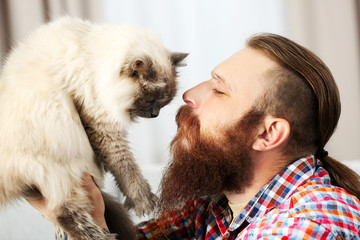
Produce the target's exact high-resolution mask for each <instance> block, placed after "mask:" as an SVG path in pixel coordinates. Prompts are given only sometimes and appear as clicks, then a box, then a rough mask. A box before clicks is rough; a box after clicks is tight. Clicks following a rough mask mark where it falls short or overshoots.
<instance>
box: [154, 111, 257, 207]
mask: <svg viewBox="0 0 360 240" xmlns="http://www.w3.org/2000/svg"><path fill="white" fill-rule="evenodd" d="M262 119H263V114H261V113H259V112H256V111H255V110H254V109H251V110H250V111H249V112H248V113H246V114H245V115H244V116H243V117H242V118H241V119H240V120H239V122H238V123H236V124H234V125H233V126H230V127H228V128H226V129H224V131H223V137H220V138H219V139H216V140H215V139H214V138H212V137H208V136H203V135H200V123H199V120H198V118H197V116H196V115H195V114H193V112H192V110H191V108H190V107H188V106H183V107H181V108H180V109H179V111H178V114H177V116H176V122H177V125H178V132H177V135H176V136H175V138H174V139H173V141H172V142H171V153H172V156H173V160H172V161H171V162H170V163H169V165H168V167H167V169H166V171H165V173H164V176H163V178H162V181H161V184H160V191H161V194H160V202H159V209H158V210H159V213H165V212H167V211H169V210H174V209H177V208H180V207H181V206H182V205H183V204H184V203H185V202H186V201H187V200H189V199H192V198H198V197H204V196H212V195H216V194H220V193H222V192H224V191H230V192H237V193H240V192H242V191H243V190H244V189H245V187H247V186H249V185H250V183H251V181H252V179H253V162H252V158H251V145H252V143H253V141H254V139H255V133H256V127H257V126H258V124H259V123H260V121H262Z"/></svg>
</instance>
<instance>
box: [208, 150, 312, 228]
mask: <svg viewBox="0 0 360 240" xmlns="http://www.w3.org/2000/svg"><path fill="white" fill-rule="evenodd" d="M317 166H318V162H317V160H316V159H315V157H314V156H313V155H311V156H308V157H304V158H300V159H298V160H296V161H295V162H293V163H292V164H290V165H288V166H287V167H286V168H285V169H284V170H282V171H281V172H280V173H279V174H278V175H276V176H275V177H274V178H273V179H272V180H271V181H270V182H269V183H268V184H267V185H265V186H264V187H263V188H262V189H261V190H260V191H259V192H258V193H257V194H256V195H255V197H254V198H253V199H252V200H251V201H250V202H249V203H248V205H247V206H246V207H245V208H244V210H243V211H242V212H241V213H240V215H239V216H237V218H236V219H235V220H234V221H233V223H232V224H231V226H230V227H229V230H230V231H233V230H235V229H236V228H238V227H239V226H241V225H242V224H243V223H244V221H245V220H246V221H247V222H252V221H253V220H254V219H255V218H257V217H260V216H262V215H263V214H265V213H266V211H267V209H271V208H273V207H274V206H276V205H278V204H280V203H281V202H283V201H284V200H286V199H287V198H289V197H290V196H291V195H292V193H293V192H294V191H296V189H297V188H298V187H299V186H301V185H302V184H303V183H304V182H306V181H307V180H308V179H309V178H311V177H312V176H313V175H314V173H315V171H316V168H317ZM225 199H226V198H225ZM225 203H227V200H224V196H222V197H218V198H216V199H214V201H213V204H212V207H213V210H214V214H216V215H217V214H220V213H224V211H225V210H228V208H229V207H228V206H227V207H225V206H224V204H225ZM226 205H227V204H226ZM219 206H221V207H219ZM215 209H216V210H215Z"/></svg>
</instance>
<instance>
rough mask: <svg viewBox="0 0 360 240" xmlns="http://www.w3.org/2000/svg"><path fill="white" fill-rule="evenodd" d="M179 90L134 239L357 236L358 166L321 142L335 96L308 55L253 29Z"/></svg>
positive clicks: (334, 118)
mask: <svg viewBox="0 0 360 240" xmlns="http://www.w3.org/2000/svg"><path fill="white" fill-rule="evenodd" d="M183 99H184V101H185V103H186V104H187V105H186V106H184V107H182V108H181V109H180V110H179V112H178V115H177V117H176V121H177V124H178V132H177V135H176V137H175V138H174V140H173V141H172V143H171V152H172V157H173V159H172V161H171V162H170V164H169V166H168V169H167V171H166V172H165V174H164V176H163V179H162V182H161V196H160V204H159V206H160V207H159V217H158V218H156V219H152V220H150V221H147V222H143V223H140V224H139V225H138V226H137V236H138V239H360V230H359V229H360V202H359V200H358V198H359V197H360V183H359V176H358V175H357V174H356V173H354V172H353V171H352V170H350V169H349V168H347V167H346V166H344V165H342V164H341V163H339V162H338V161H336V160H334V159H332V158H330V157H329V156H327V152H326V151H325V150H324V149H323V148H324V146H325V144H326V143H327V141H328V140H329V138H330V137H331V135H332V133H333V131H334V130H335V128H336V125H337V122H338V119H339V116H340V99H339V93H338V89H337V86H336V83H335V81H334V79H333V77H332V75H331V72H330V70H329V69H328V68H327V67H326V66H325V64H324V63H323V62H322V61H321V60H320V59H319V58H318V57H317V56H315V55H314V54H313V53H311V52H310V51H309V50H307V49H305V48H304V47H302V46H300V45H298V44H296V43H294V42H293V41H291V40H289V39H286V38H284V37H281V36H278V35H274V34H262V35H257V36H254V37H252V38H251V39H250V40H249V41H248V43H247V46H246V48H244V49H242V50H241V51H239V52H237V53H235V54H234V55H233V56H231V57H230V58H228V59H227V60H225V61H224V62H222V63H221V64H219V65H218V66H217V67H216V68H215V69H214V70H213V71H212V74H211V79H210V80H208V81H205V82H203V83H201V84H199V85H197V86H195V87H194V88H192V89H190V90H188V91H187V92H185V93H184V95H183ZM87 179H88V180H85V182H86V183H87V184H86V186H87V187H86V188H87V189H89V190H88V191H89V195H90V197H91V199H93V200H92V202H93V203H94V206H95V209H100V210H95V211H94V214H93V217H94V219H95V220H96V221H97V222H98V223H99V225H101V226H103V227H106V221H105V218H104V217H103V215H104V214H103V213H104V210H103V208H104V205H103V201H102V200H101V197H99V196H101V195H100V192H99V190H98V189H97V188H96V186H95V185H94V183H93V182H92V181H91V178H89V177H87ZM89 179H90V180H89ZM96 199H97V200H96ZM32 204H33V206H35V207H36V208H38V209H39V210H40V211H42V212H43V213H44V214H46V215H47V216H48V214H47V211H49V210H48V209H46V204H39V201H38V202H32ZM50 214H51V211H50ZM110 230H111V229H110Z"/></svg>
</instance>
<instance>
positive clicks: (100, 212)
mask: <svg viewBox="0 0 360 240" xmlns="http://www.w3.org/2000/svg"><path fill="white" fill-rule="evenodd" d="M82 186H83V188H84V189H85V190H86V192H87V195H88V197H89V200H90V202H91V204H92V206H93V211H92V213H91V216H92V217H93V219H94V221H95V223H96V224H97V225H98V226H100V227H101V228H103V229H104V228H107V225H106V221H105V217H104V213H105V205H104V200H103V198H102V195H101V191H100V189H99V188H98V186H96V184H95V182H94V180H93V178H92V177H91V176H90V175H89V174H84V176H83V178H82ZM40 191H41V190H40ZM27 201H28V202H29V203H30V205H31V206H33V207H34V208H36V209H37V210H38V211H39V212H40V213H41V214H42V215H43V216H44V217H45V218H46V219H48V220H49V221H51V222H53V223H55V224H57V222H56V217H55V214H54V209H53V208H52V207H50V206H49V205H48V202H47V200H46V199H45V198H40V199H35V200H30V199H27Z"/></svg>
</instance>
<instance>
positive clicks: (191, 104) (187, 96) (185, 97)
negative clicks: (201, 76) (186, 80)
mask: <svg viewBox="0 0 360 240" xmlns="http://www.w3.org/2000/svg"><path fill="white" fill-rule="evenodd" d="M191 90H192V88H191V89H189V90H187V91H186V92H184V94H183V96H182V98H183V100H184V102H185V103H186V104H187V105H188V106H189V107H191V108H195V106H196V105H195V99H194V98H193V97H192V94H191Z"/></svg>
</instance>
